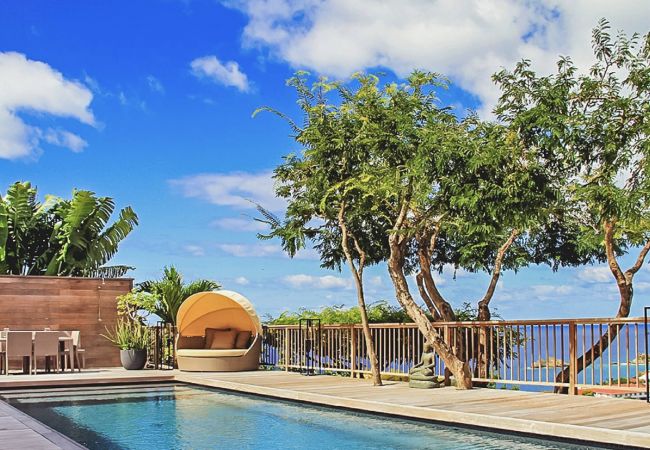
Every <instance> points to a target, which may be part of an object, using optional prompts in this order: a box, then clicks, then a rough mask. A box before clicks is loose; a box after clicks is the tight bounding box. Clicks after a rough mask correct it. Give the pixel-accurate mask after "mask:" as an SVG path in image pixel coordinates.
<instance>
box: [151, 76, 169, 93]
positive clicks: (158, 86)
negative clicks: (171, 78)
mask: <svg viewBox="0 0 650 450" xmlns="http://www.w3.org/2000/svg"><path fill="white" fill-rule="evenodd" d="M147 84H148V85H149V89H151V91H152V92H157V93H159V94H164V93H165V87H164V86H163V85H162V83H161V82H160V80H159V79H158V78H156V77H154V76H153V75H149V76H147Z"/></svg>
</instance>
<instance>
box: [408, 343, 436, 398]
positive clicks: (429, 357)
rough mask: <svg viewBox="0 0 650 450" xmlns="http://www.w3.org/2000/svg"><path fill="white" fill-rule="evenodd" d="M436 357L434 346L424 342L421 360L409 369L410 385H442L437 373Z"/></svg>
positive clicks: (417, 386)
mask: <svg viewBox="0 0 650 450" xmlns="http://www.w3.org/2000/svg"><path fill="white" fill-rule="evenodd" d="M435 368H436V357H435V353H433V346H432V345H431V344H429V343H427V342H425V343H424V348H423V351H422V356H421V357H420V362H419V363H418V364H416V365H415V366H413V367H411V369H410V370H409V387H412V388H419V389H431V388H437V387H440V386H442V383H439V382H438V377H437V376H436V374H435Z"/></svg>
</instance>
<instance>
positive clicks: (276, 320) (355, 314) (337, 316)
mask: <svg viewBox="0 0 650 450" xmlns="http://www.w3.org/2000/svg"><path fill="white" fill-rule="evenodd" d="M366 310H367V312H368V321H369V322H370V323H407V322H412V320H411V319H410V318H409V316H408V314H406V312H404V310H403V309H401V308H399V307H397V306H393V305H391V304H389V303H388V302H385V301H380V302H376V303H372V304H369V305H367V306H366ZM308 318H311V319H320V320H321V324H322V325H331V324H342V325H349V324H359V323H361V313H360V312H359V308H358V307H356V306H354V307H350V308H346V307H345V306H343V305H337V306H326V307H324V308H322V309H321V310H319V311H315V310H312V309H308V308H304V307H303V308H299V309H298V310H297V311H284V312H282V313H281V314H280V315H279V316H278V317H272V316H268V317H267V318H266V321H265V322H266V323H267V324H268V325H295V324H298V322H299V321H300V319H308Z"/></svg>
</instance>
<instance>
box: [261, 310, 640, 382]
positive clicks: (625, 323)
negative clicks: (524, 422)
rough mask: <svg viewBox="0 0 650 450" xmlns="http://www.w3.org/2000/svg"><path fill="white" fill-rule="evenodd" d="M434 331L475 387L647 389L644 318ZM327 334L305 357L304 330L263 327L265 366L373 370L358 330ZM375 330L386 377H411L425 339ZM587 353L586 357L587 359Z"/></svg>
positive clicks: (449, 326)
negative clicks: (309, 363) (308, 364)
mask: <svg viewBox="0 0 650 450" xmlns="http://www.w3.org/2000/svg"><path fill="white" fill-rule="evenodd" d="M434 326H435V327H436V330H437V332H438V333H439V334H440V335H441V336H442V337H443V338H444V339H445V341H446V342H447V343H448V344H450V345H451V346H452V347H453V348H454V351H455V353H456V354H457V355H458V356H460V357H462V358H463V359H464V360H465V361H468V362H469V364H470V366H471V369H472V373H473V380H474V381H475V382H479V383H480V382H482V383H493V384H496V385H536V386H546V387H549V388H550V387H554V386H559V387H563V388H567V389H568V390H569V393H576V391H577V389H578V388H582V389H590V388H591V389H593V388H603V387H607V388H612V389H621V388H625V389H639V390H640V389H644V388H645V382H646V381H645V379H646V376H645V373H646V361H645V358H646V355H647V354H648V351H647V349H646V347H645V332H646V330H645V326H644V322H643V318H625V319H570V320H516V321H490V322H436V323H435V324H434ZM321 330H322V331H321V336H320V339H318V342H315V343H313V345H312V346H311V349H310V350H309V351H308V354H305V348H306V347H305V345H304V342H300V339H301V338H300V337H301V335H302V334H301V333H300V330H299V327H298V325H275V326H267V327H265V336H264V344H263V349H262V363H263V364H266V365H271V366H276V367H279V368H283V369H285V370H298V369H300V368H301V367H304V364H305V362H304V361H305V358H313V360H314V362H315V364H314V366H315V367H317V368H318V369H319V370H320V371H324V372H344V373H348V374H350V375H351V376H353V377H355V376H358V375H359V374H363V373H369V372H370V364H369V361H368V358H367V353H366V346H365V341H364V339H363V334H362V330H361V326H360V325H325V326H323V327H322V329H321ZM371 330H372V335H373V339H374V344H375V349H376V351H377V354H378V357H379V366H380V371H381V372H382V374H384V375H394V376H398V377H400V376H402V377H404V376H406V375H407V374H408V371H409V369H410V368H411V367H412V366H413V365H414V364H416V363H417V362H418V361H419V359H420V355H421V354H422V346H423V336H422V334H421V333H420V332H419V330H418V329H417V327H416V326H415V324H373V325H371ZM649 331H650V330H649ZM602 336H604V338H603V339H601V337H602ZM585 352H587V358H581V357H582V356H583V354H584V353H585ZM599 354H600V356H599ZM589 358H591V359H592V360H593V362H590V360H589ZM436 362H437V364H436V373H437V375H440V376H444V375H445V365H444V363H443V361H442V360H441V359H440V358H439V357H438V356H436ZM563 371H564V372H565V374H566V376H565V377H563V376H562V374H561V372H563Z"/></svg>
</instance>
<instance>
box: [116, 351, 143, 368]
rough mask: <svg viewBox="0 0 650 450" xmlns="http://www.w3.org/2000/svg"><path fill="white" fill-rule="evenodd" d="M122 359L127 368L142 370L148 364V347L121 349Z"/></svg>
mask: <svg viewBox="0 0 650 450" xmlns="http://www.w3.org/2000/svg"><path fill="white" fill-rule="evenodd" d="M120 361H121V362H122V367H124V368H125V369H126V370H142V369H144V366H145V364H147V349H142V350H120Z"/></svg>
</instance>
